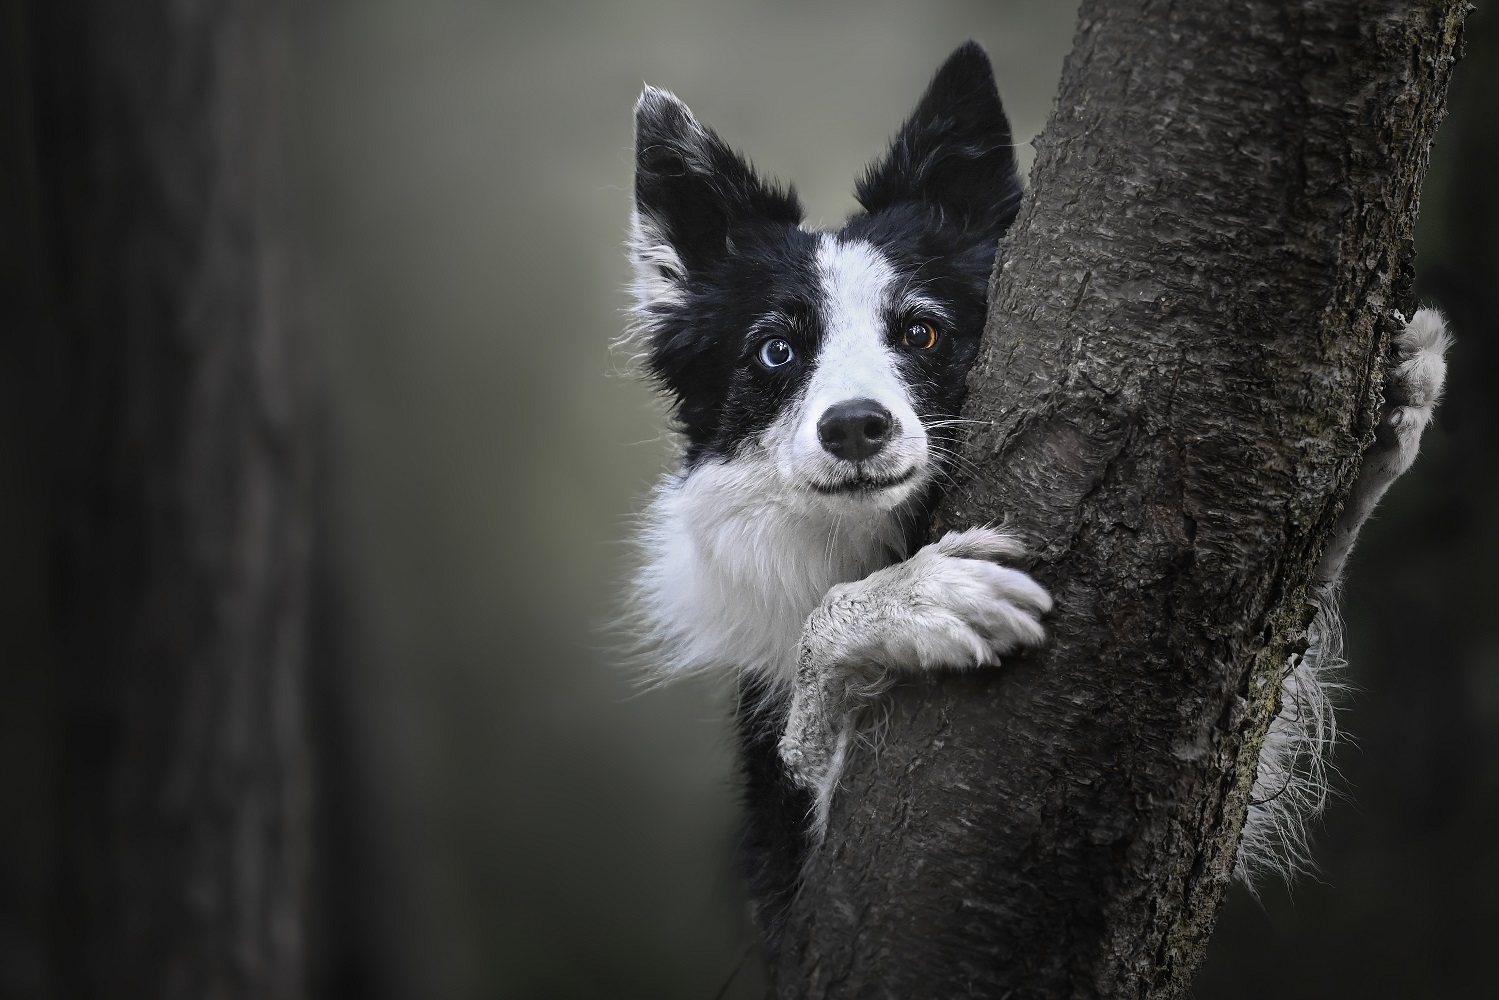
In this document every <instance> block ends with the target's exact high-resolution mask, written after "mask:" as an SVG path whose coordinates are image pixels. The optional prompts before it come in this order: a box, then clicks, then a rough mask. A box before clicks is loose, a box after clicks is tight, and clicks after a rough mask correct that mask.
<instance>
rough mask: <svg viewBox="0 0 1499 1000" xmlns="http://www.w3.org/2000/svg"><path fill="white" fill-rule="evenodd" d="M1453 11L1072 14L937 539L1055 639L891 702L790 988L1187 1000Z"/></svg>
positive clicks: (1291, 638)
mask: <svg viewBox="0 0 1499 1000" xmlns="http://www.w3.org/2000/svg"><path fill="white" fill-rule="evenodd" d="M1464 9H1465V4H1463V3H1461V2H1456V0H1304V2H1300V3H1289V4H1286V3H1276V2H1251V3H1242V4H1235V5H1233V10H1232V13H1231V14H1230V13H1229V12H1228V11H1227V10H1226V8H1225V6H1224V5H1223V4H1222V3H1221V2H1219V0H1177V2H1175V3H1145V4H1139V3H1124V2H1111V0H1085V2H1084V3H1083V5H1082V9H1081V11H1080V14H1079V28H1078V34H1077V37H1076V40H1075V43H1074V48H1073V51H1072V54H1071V55H1070V56H1069V58H1068V60H1067V63H1066V66H1065V68H1064V70H1063V77H1062V85H1061V92H1060V95H1059V97H1058V102H1057V110H1056V111H1055V112H1054V114H1053V116H1052V119H1051V122H1050V123H1049V125H1048V126H1047V130H1046V132H1045V134H1044V135H1043V137H1042V140H1041V141H1040V142H1039V143H1038V156H1037V161H1036V166H1035V170H1034V171H1033V174H1032V191H1031V194H1030V196H1029V198H1028V201H1027V204H1026V207H1025V208H1024V209H1023V210H1022V212H1021V215H1020V218H1019V219H1018V220H1017V222H1016V224H1015V227H1014V229H1013V230H1012V232H1011V234H1010V236H1009V237H1008V239H1007V240H1006V242H1005V244H1004V245H1003V246H1002V247H1001V250H1000V259H1001V261H1003V266H1002V267H1001V268H1000V269H999V270H998V272H997V273H996V275H995V279H994V283H993V285H992V286H991V290H990V291H991V295H990V306H991V309H990V316H989V327H988V330H987V331H986V334H985V337H986V340H985V349H984V352H983V353H982V354H981V356H980V360H979V363H978V364H977V365H976V367H975V370H974V373H973V376H972V379H971V385H972V389H973V392H972V395H971V398H970V399H969V402H968V405H967V408H966V409H965V414H964V415H965V416H967V417H971V418H975V419H977V420H981V421H983V423H984V426H983V428H982V430H980V431H977V432H975V433H974V434H973V436H972V439H971V440H970V442H969V445H968V449H967V455H968V457H969V458H970V459H972V460H973V461H974V462H975V463H976V465H977V467H978V468H979V470H980V471H981V472H982V475H976V476H974V477H973V481H972V482H970V483H969V484H967V485H966V486H965V487H964V488H963V489H961V490H959V491H957V492H956V493H955V495H954V496H952V497H951V498H950V499H949V502H948V503H947V505H946V507H945V508H944V510H943V511H941V512H940V513H939V516H938V529H939V530H941V529H943V528H945V527H966V526H968V525H971V524H979V523H985V522H998V521H1002V520H1006V519H1008V520H1010V521H1011V523H1012V524H1014V526H1015V527H1016V528H1018V529H1020V530H1021V531H1023V532H1024V533H1026V534H1027V535H1029V536H1031V537H1033V538H1034V539H1035V540H1036V541H1037V546H1038V547H1037V559H1036V562H1035V565H1034V567H1033V569H1034V572H1035V573H1036V575H1037V577H1038V579H1040V580H1041V581H1042V582H1044V583H1045V584H1047V585H1048V586H1049V587H1050V588H1051V590H1052V593H1053V595H1054V596H1055V597H1056V599H1057V611H1056V614H1055V616H1054V619H1053V642H1052V644H1051V645H1050V647H1049V648H1048V649H1047V650H1045V651H1044V652H1043V653H1042V654H1040V655H1038V656H1035V657H1031V658H1029V659H1027V660H1023V661H1018V662H1016V663H1013V664H1011V665H1009V667H1008V669H1005V670H1000V671H988V672H979V673H973V674H968V675H964V676H953V677H947V678H944V679H942V680H940V681H938V682H935V683H932V684H929V685H915V684H913V685H906V686H902V687H900V688H898V689H896V690H895V691H894V692H893V696H892V705H891V709H892V711H891V715H890V723H889V728H888V736H887V739H886V741H885V743H884V746H883V749H882V750H881V752H880V753H879V754H877V755H876V754H873V753H867V754H862V755H859V756H858V757H857V758H856V760H855V761H854V763H853V764H852V765H851V767H850V771H849V774H848V775H847V777H846V780H845V784H844V791H843V792H842V793H841V794H840V796H839V797H838V798H837V799H836V800H835V807H834V816H833V819H832V823H831V826H830V831H829V836H828V840H827V842H826V844H825V845H824V847H823V849H822V850H821V851H820V853H819V854H818V855H817V856H815V857H814V858H813V859H812V861H811V864H810V866H809V869H808V871H807V880H806V885H805V888H804V890H803V892H802V893H801V894H800V896H799V897H798V899H797V901H796V902H795V903H794V904H793V907H792V913H791V918H790V925H789V930H788V932H787V934H786V936H785V939H786V941H787V942H788V944H787V945H785V947H784V950H783V952H782V954H781V955H780V956H778V959H777V973H778V980H779V984H780V987H781V990H782V995H783V996H786V997H798V998H800V997H886V996H888V997H901V998H917V997H932V998H939V997H940V998H947V997H960V996H961V997H995V998H1000V997H1005V998H1013V1000H1020V998H1052V997H1102V996H1109V997H1169V996H1176V995H1179V994H1181V993H1182V992H1183V991H1184V990H1185V989H1186V988H1187V986H1188V984H1189V982H1190V979H1191V975H1192V973H1193V971H1194V969H1195V968H1196V966H1197V963H1198V962H1199V961H1200V959H1201V955H1202V952H1203V948H1204V946H1205V944H1206V940H1207V936H1208V934H1209V932H1210V930H1211V928H1212V925H1213V922H1214V919H1215V917H1216V914H1217V910H1218V905H1219V902H1220V901H1221V898H1222V894H1223V891H1224V888H1225V886H1226V884H1227V881H1228V877H1229V873H1230V870H1231V867H1232V864H1233V859H1234V852H1235V847H1236V845H1237V841H1238V833H1239V829H1240V827H1241V825H1242V823H1243V820H1244V815H1245V810H1246V807H1247V804H1248V793H1249V788H1250V784H1251V782H1252V779H1253V774H1254V765H1255V761H1256V759H1257V752H1258V746H1259V742H1260V740H1261V738H1262V737H1263V734H1264V730H1265V726H1266V725H1267V723H1268V720H1269V718H1270V717H1271V714H1272V713H1273V712H1274V710H1275V709H1276V707H1277V706H1276V697H1277V692H1278V683H1277V682H1278V679H1279V674H1280V670H1281V669H1282V667H1283V665H1284V664H1285V663H1286V660H1287V657H1288V656H1290V655H1293V654H1295V653H1297V652H1298V651H1299V650H1301V649H1304V647H1305V638H1306V637H1305V628H1306V625H1307V623H1308V619H1309V617H1310V614H1309V607H1308V605H1307V584H1308V583H1309V581H1310V577H1311V573H1312V570H1313V568H1314V566H1315V564H1316V561H1317V559H1318V556H1319V555H1320V553H1321V550H1322V548H1323V546H1324V544H1325V542H1326V539H1327V537H1328V533H1329V531H1330V530H1331V528H1332V525H1333V523H1334V522H1335V520H1336V517H1337V514H1338V511H1339V508H1340V506H1341V503H1342V498H1343V496H1344V495H1345V492H1346V490H1347V489H1348V487H1349V485H1350V484H1351V483H1352V480H1353V476H1354V474H1355V472H1356V469H1357V461H1358V457H1359V454H1360V450H1361V446H1362V445H1363V443H1364V442H1366V441H1367V440H1368V439H1369V437H1370V434H1371V432H1372V429H1373V425H1374V420H1375V417H1376V414H1377V413H1378V408H1379V405H1380V400H1379V393H1378V388H1377V387H1378V385H1379V381H1380V375H1381V372H1382V368H1383V358H1384V354H1385V351H1386V349H1387V346H1388V343H1389V336H1390V333H1391V330H1392V329H1393V327H1394V323H1393V321H1392V320H1391V318H1390V311H1391V310H1392V309H1395V308H1400V309H1404V310H1406V311H1407V312H1408V311H1409V310H1410V308H1411V306H1412V301H1411V297H1410V267H1411V260H1410V256H1411V245H1410V227H1411V223H1412V221H1413V219H1414V215H1415V210H1416V204H1417V197H1418V194H1419V191H1420V186H1421V180H1422V177H1423V175H1424V172H1425V167H1426V162H1427V149H1428V147H1429V144H1430V142H1431V138H1432V136H1433V134H1434V131H1435V128H1436V124H1437V122H1438V121H1439V120H1440V118H1441V114H1442V106H1443V99H1444V95H1445V91H1446V86H1447V80H1448V77H1449V75H1450V71H1451V65H1452V61H1453V58H1454V56H1455V51H1456V48H1457V44H1458V37H1459V32H1460V26H1461V20H1462V15H1463V11H1464Z"/></svg>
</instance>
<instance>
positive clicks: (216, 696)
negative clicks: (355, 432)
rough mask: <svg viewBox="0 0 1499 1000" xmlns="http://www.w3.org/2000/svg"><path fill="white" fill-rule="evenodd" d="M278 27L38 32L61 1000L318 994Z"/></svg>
mask: <svg viewBox="0 0 1499 1000" xmlns="http://www.w3.org/2000/svg"><path fill="white" fill-rule="evenodd" d="M278 16H279V9H278V5H275V4H269V5H266V4H256V3H253V2H249V0H208V2H197V3H191V4H182V3H173V2H166V0H150V2H132V3H128V4H121V3H116V2H111V0H92V2H91V0H67V2H54V0H48V2H45V3H42V2H34V3H31V4H30V5H29V7H28V8H27V10H26V17H27V20H28V23H27V32H28V39H29V43H28V46H27V50H28V56H29V60H30V79H31V93H32V98H33V102H34V103H33V117H34V142H33V155H34V158H35V163H36V168H35V175H36V177H37V183H38V187H39V188H40V192H39V204H40V209H39V212H38V219H39V230H40V233H41V240H42V243H43V247H42V249H43V251H44V253H43V254H42V264H41V266H40V269H39V270H40V271H41V272H42V274H43V276H44V277H45V279H46V280H47V282H48V295H47V299H48V302H49V307H50V310H49V311H50V314H51V315H50V317H49V319H50V322H49V324H48V326H49V328H50V329H49V330H48V333H47V335H46V336H47V340H46V344H47V347H46V348H45V349H44V350H40V349H39V352H38V354H39V364H41V363H42V362H45V363H46V364H49V365H50V370H51V372H52V378H51V380H50V381H49V390H50V391H49V392H48V393H47V395H48V397H49V400H50V406H49V408H48V411H47V417H48V420H49V422H50V427H49V428H48V429H49V431H50V436H49V445H50V448H51V453H52V456H53V461H54V466H53V468H52V469H51V470H50V471H51V472H52V474H53V475H52V479H53V482H54V484H55V489H54V492H53V497H52V499H53V501H54V502H53V504H52V522H53V526H54V528H55V538H56V546H57V558H56V564H57V565H58V566H59V579H58V586H59V593H58V625H59V626H60V631H61V637H62V638H61V654H60V655H61V657H62V660H63V663H62V671H61V675H60V682H59V687H60V689H61V691H60V693H61V698H62V718H61V720H60V728H61V731H62V742H63V746H62V749H61V751H60V755H59V756H60V784H61V788H60V791H59V799H60V802H61V810H62V822H61V827H62V830H63V834H64V842H63V844H62V845H61V847H60V852H59V856H60V871H59V876H58V880H57V881H58V886H57V889H58V891H57V893H56V899H57V910H58V912H57V926H56V931H55V933H54V935H53V937H54V939H55V942H56V950H57V956H56V957H57V961H56V963H55V973H56V977H57V982H56V984H55V985H56V987H57V993H58V995H61V996H72V997H151V998H183V1000H199V998H204V997H216V998H230V997H272V996H274V997H294V996H300V995H303V994H304V993H305V969H304V965H305V959H304V944H303V939H304V923H305V913H306V908H307V898H306V897H307V870H308V852H309V850H310V846H311V845H310V837H309V830H308V823H309V817H308V813H309V808H308V807H309V796H308V781H309V759H308V746H307V735H306V732H305V725H304V717H303V716H304V708H303V700H304V691H303V686H304V677H303V675H304V670H305V667H306V662H307V657H308V641H309V601H310V599H311V589H312V588H311V584H310V575H311V565H312V559H311V541H312V535H313V518H312V510H313V505H312V495H313V492H314V490H313V477H312V472H313V454H312V453H313V450H314V447H315V441H316V438H317V435H316V434H313V433H310V431H311V429H312V426H313V419H312V413H311V408H310V407H309V405H308V401H309V397H308V393H307V387H308V379H307V375H308V370H309V365H308V352H307V349H306V346H305V344H304V343H302V338H301V337H299V336H298V335H297V334H298V331H297V330H295V329H294V327H293V324H292V322H291V316H292V309H291V302H290V295H289V292H288V282H287V277H288V268H287V257H286V250H287V244H286V241H285V239H284V235H283V231H282V228H281V223H280V216H279V212H278V203H279V197H280V183H279V176H280V174H279V166H278V162H277V148H278V142H277V136H278V129H277V127H276V115H275V109H276V103H277V102H276V94H275V82H276V81H277V80H278V79H279V78H281V77H282V76H283V74H282V72H281V70H280V67H279V66H278V59H279V58H280V56H279V46H280V42H279V40H278V36H277V30H278V25H277V18H278ZM46 364H44V365H43V367H46Z"/></svg>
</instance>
